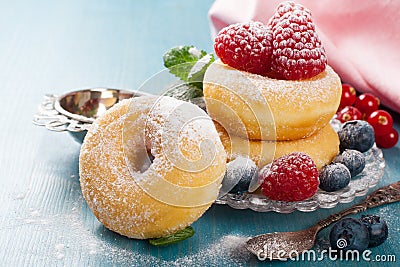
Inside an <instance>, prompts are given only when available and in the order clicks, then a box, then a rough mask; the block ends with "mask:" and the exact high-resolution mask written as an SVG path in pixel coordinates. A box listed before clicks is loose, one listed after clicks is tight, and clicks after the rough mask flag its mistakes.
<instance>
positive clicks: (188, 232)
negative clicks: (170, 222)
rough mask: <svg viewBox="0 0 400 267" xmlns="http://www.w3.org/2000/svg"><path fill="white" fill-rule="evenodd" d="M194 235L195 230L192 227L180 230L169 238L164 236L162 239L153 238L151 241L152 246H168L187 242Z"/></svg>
mask: <svg viewBox="0 0 400 267" xmlns="http://www.w3.org/2000/svg"><path fill="white" fill-rule="evenodd" d="M193 235H194V230H193V228H192V227H191V226H188V227H186V228H185V229H182V230H180V231H179V232H176V233H174V234H170V235H167V236H163V237H160V238H152V239H149V242H150V244H152V245H153V246H167V245H172V244H175V243H178V242H180V241H182V240H185V239H187V238H189V237H191V236H193Z"/></svg>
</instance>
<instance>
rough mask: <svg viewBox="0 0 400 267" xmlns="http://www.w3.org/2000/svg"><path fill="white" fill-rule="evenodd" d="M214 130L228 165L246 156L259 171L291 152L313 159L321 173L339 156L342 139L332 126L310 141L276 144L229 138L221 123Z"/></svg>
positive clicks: (325, 128)
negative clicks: (223, 149) (224, 152)
mask: <svg viewBox="0 0 400 267" xmlns="http://www.w3.org/2000/svg"><path fill="white" fill-rule="evenodd" d="M215 126H216V128H217V131H218V132H219V134H220V138H221V141H222V144H223V145H224V147H225V150H226V152H227V154H228V161H231V160H233V159H235V158H236V157H238V156H246V157H249V158H251V159H252V160H253V161H254V162H256V164H257V165H258V166H259V167H260V168H262V167H263V166H265V165H267V164H269V163H271V162H272V161H273V160H274V159H277V158H280V157H282V156H284V155H287V154H290V153H292V152H303V153H305V154H307V155H309V156H310V157H311V158H312V159H313V161H314V162H315V165H316V166H317V168H318V169H321V168H322V167H323V166H324V165H327V164H329V163H331V162H332V160H333V158H334V157H335V156H336V155H337V154H338V153H339V137H338V135H337V133H336V132H335V130H333V128H332V127H331V125H330V124H328V125H327V126H325V127H324V128H322V129H321V130H320V131H318V132H317V133H315V134H313V135H312V136H309V137H307V138H303V139H298V140H293V141H276V142H274V141H258V140H248V139H243V138H240V137H237V136H233V135H229V134H228V133H227V131H226V130H225V129H224V127H222V126H221V125H220V124H218V123H215Z"/></svg>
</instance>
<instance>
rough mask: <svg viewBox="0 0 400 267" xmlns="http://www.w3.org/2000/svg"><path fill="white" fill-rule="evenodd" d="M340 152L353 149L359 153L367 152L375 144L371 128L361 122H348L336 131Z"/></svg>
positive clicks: (364, 122) (366, 123)
mask: <svg viewBox="0 0 400 267" xmlns="http://www.w3.org/2000/svg"><path fill="white" fill-rule="evenodd" d="M338 135H339V139H340V150H341V151H343V150H345V149H355V150H358V151H360V152H366V151H368V150H369V149H370V148H371V147H372V146H373V145H374V142H375V133H374V129H373V128H372V126H371V125H370V124H369V123H368V122H366V121H361V120H354V121H348V122H346V123H345V124H343V126H342V129H340V130H339V131H338Z"/></svg>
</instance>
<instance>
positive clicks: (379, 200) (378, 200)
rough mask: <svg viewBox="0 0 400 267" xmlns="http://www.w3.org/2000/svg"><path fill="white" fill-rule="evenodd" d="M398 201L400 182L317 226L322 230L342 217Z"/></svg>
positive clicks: (373, 193)
mask: <svg viewBox="0 0 400 267" xmlns="http://www.w3.org/2000/svg"><path fill="white" fill-rule="evenodd" d="M397 201H400V181H398V182H395V183H393V184H390V185H388V186H385V187H382V188H379V189H377V190H375V191H374V192H372V193H371V194H370V195H368V197H367V198H366V199H365V200H364V201H363V202H361V203H359V204H356V205H354V206H351V207H350V208H347V209H345V210H343V211H341V212H338V213H335V214H332V215H330V216H328V217H327V218H325V219H323V220H321V221H319V222H318V223H317V226H318V227H319V230H320V229H322V228H325V227H327V226H328V225H330V224H331V223H334V222H337V221H339V220H340V219H341V218H342V217H344V216H347V215H349V214H355V213H358V212H360V211H364V210H366V209H368V208H374V207H378V206H381V205H384V204H388V203H392V202H397Z"/></svg>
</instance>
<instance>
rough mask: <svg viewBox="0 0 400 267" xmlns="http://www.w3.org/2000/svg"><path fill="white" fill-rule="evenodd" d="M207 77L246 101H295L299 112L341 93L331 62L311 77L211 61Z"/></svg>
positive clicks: (208, 80)
mask: <svg viewBox="0 0 400 267" xmlns="http://www.w3.org/2000/svg"><path fill="white" fill-rule="evenodd" d="M204 81H205V82H206V83H211V84H213V83H214V84H219V85H222V86H224V87H225V88H227V90H231V91H233V92H234V93H235V94H238V95H239V96H241V97H242V98H243V99H245V100H246V102H250V103H251V102H258V103H261V104H263V103H265V102H267V103H268V104H269V105H272V104H273V103H280V105H281V106H283V107H285V106H291V105H295V106H296V108H298V111H299V112H300V111H302V110H305V109H306V108H308V107H309V105H312V104H313V103H315V102H317V103H328V102H330V101H331V100H332V97H333V95H336V94H338V93H339V92H338V90H337V88H338V86H340V79H339V77H338V76H337V74H336V73H335V72H334V71H333V70H332V68H331V67H329V66H327V67H326V70H325V72H322V73H321V74H319V75H317V76H314V77H312V78H310V79H307V80H277V79H272V78H268V77H265V76H261V75H257V74H252V73H248V72H244V71H239V70H236V69H234V68H231V67H229V66H227V65H225V64H223V63H221V62H220V61H215V62H214V63H212V64H211V65H210V67H209V68H208V69H207V72H206V75H205V77H204ZM282 110H284V109H282ZM272 112H274V110H272ZM277 112H278V111H277Z"/></svg>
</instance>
